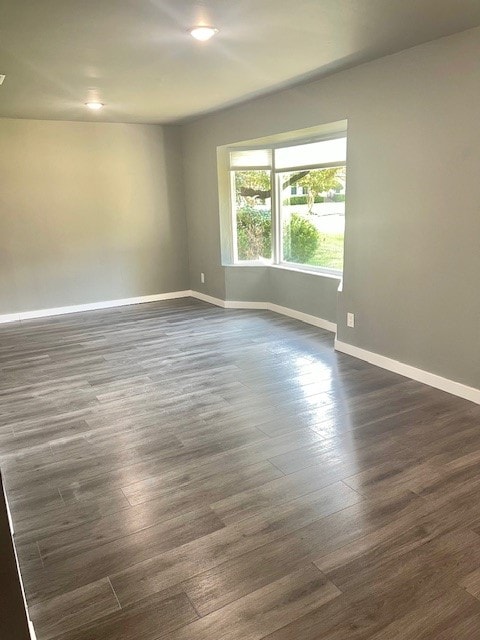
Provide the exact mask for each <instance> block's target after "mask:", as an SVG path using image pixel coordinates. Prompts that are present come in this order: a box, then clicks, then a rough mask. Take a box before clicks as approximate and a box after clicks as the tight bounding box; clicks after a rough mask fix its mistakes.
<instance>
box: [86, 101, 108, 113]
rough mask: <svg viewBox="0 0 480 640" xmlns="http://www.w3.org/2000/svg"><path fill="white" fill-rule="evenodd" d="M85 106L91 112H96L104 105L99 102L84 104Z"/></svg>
mask: <svg viewBox="0 0 480 640" xmlns="http://www.w3.org/2000/svg"><path fill="white" fill-rule="evenodd" d="M85 106H86V107H88V108H89V109H91V110H92V111H98V110H99V109H101V108H102V107H103V106H104V105H103V104H102V103H101V102H86V103H85Z"/></svg>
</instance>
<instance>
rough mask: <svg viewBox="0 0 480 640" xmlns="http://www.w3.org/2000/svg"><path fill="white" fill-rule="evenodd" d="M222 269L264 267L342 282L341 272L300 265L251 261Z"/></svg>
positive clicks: (229, 265) (225, 265)
mask: <svg viewBox="0 0 480 640" xmlns="http://www.w3.org/2000/svg"><path fill="white" fill-rule="evenodd" d="M222 266H224V267H228V268H231V267H240V268H242V269H243V268H245V267H257V268H258V267H264V268H265V269H280V270H282V271H294V272H295V273H306V274H308V275H310V276H321V277H322V278H333V279H334V280H342V278H343V272H341V271H334V270H333V269H332V270H327V269H325V270H323V269H321V268H317V269H316V268H308V267H302V266H301V265H290V264H272V263H265V262H260V261H253V260H252V261H251V262H232V263H229V264H223V265H222Z"/></svg>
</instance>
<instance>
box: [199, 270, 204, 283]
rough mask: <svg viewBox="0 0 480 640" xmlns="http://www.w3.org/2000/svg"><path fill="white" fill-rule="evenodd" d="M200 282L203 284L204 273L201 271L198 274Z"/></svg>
mask: <svg viewBox="0 0 480 640" xmlns="http://www.w3.org/2000/svg"><path fill="white" fill-rule="evenodd" d="M200 282H201V283H202V284H205V274H204V273H201V274H200Z"/></svg>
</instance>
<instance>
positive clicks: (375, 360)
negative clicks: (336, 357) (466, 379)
mask: <svg viewBox="0 0 480 640" xmlns="http://www.w3.org/2000/svg"><path fill="white" fill-rule="evenodd" d="M335 349H336V350H337V351H341V352H342V353H346V354H347V355H349V356H353V357H354V358H359V359H360V360H365V361H366V362H370V364H374V365H375V366H377V367H381V368H382V369H388V371H393V372H394V373H398V374H400V375H402V376H405V377H406V378H411V379H412V380H416V381H417V382H423V383H424V384H428V385H429V386H430V387H435V388H436V389H440V390H441V391H446V392H447V393H451V394H453V395H454V396H459V397H460V398H465V400H470V401H471V402H475V403H477V404H480V389H475V387H469V386H467V385H465V384H461V383H460V382H455V381H454V380H449V379H448V378H443V377H442V376H439V375H437V374H435V373H430V372H429V371H424V370H423V369H417V367H412V366H411V365H409V364H405V363H404V362H399V361H398V360H393V359H392V358H387V357H386V356H381V355H380V354H378V353H373V351H367V350H366V349H361V348H360V347H355V346H353V345H351V344H348V343H346V342H342V341H340V340H335Z"/></svg>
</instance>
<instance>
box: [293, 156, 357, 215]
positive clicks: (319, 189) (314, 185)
mask: <svg viewBox="0 0 480 640" xmlns="http://www.w3.org/2000/svg"><path fill="white" fill-rule="evenodd" d="M344 173H345V170H344V167H334V168H331V169H312V170H311V171H308V173H307V174H306V175H305V176H303V177H301V178H299V179H298V181H297V185H298V186H300V187H303V188H304V189H307V196H308V198H307V204H308V212H309V213H312V209H313V205H314V204H315V198H316V197H317V196H318V195H320V194H321V193H326V192H327V191H332V190H334V189H341V188H342V186H343V184H342V182H341V179H342V178H343V177H344Z"/></svg>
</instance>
